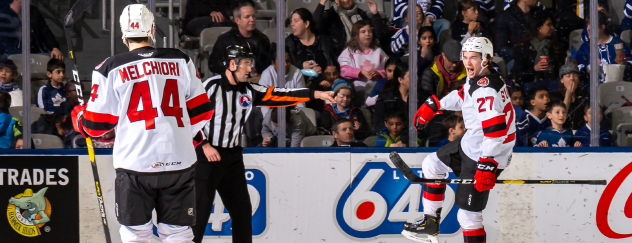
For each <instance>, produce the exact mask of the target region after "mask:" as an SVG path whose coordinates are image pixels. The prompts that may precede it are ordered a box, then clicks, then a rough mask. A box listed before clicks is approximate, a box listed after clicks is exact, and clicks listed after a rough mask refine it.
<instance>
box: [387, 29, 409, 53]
mask: <svg viewBox="0 0 632 243" xmlns="http://www.w3.org/2000/svg"><path fill="white" fill-rule="evenodd" d="M406 30H407V28H401V29H399V30H398V31H397V32H395V34H394V35H393V36H392V37H391V51H392V52H393V54H395V55H396V56H397V58H402V57H403V56H405V55H406V54H408V33H406Z"/></svg>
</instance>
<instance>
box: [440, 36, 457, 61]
mask: <svg viewBox="0 0 632 243" xmlns="http://www.w3.org/2000/svg"><path fill="white" fill-rule="evenodd" d="M443 55H445V57H446V58H448V61H451V62H458V61H461V42H458V41H456V40H452V39H450V40H448V41H446V42H445V43H443Z"/></svg>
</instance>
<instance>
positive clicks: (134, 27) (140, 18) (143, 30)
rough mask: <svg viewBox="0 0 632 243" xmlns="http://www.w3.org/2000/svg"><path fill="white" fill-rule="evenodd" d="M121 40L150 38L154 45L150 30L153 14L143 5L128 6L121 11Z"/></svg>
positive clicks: (152, 24) (152, 25)
mask: <svg viewBox="0 0 632 243" xmlns="http://www.w3.org/2000/svg"><path fill="white" fill-rule="evenodd" d="M120 24H121V31H122V32H123V36H122V38H123V40H125V38H126V37H151V39H152V41H154V43H156V41H155V39H154V35H152V33H151V30H152V28H153V27H154V14H153V13H151V11H149V9H147V7H146V6H145V5H143V4H130V5H127V6H126V7H125V8H124V9H123V13H121V18H120Z"/></svg>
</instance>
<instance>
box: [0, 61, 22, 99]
mask: <svg viewBox="0 0 632 243" xmlns="http://www.w3.org/2000/svg"><path fill="white" fill-rule="evenodd" d="M17 77H18V67H17V66H15V63H13V61H11V60H9V59H4V60H0V90H2V91H6V92H11V91H14V90H19V89H20V88H19V87H18V84H17V83H16V82H15V79H16V78H17Z"/></svg>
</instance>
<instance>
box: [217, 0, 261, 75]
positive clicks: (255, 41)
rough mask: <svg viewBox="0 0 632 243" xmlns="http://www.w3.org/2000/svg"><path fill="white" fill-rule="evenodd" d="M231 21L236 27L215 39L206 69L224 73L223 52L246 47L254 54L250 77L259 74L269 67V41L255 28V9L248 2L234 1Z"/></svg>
mask: <svg viewBox="0 0 632 243" xmlns="http://www.w3.org/2000/svg"><path fill="white" fill-rule="evenodd" d="M232 10H233V20H234V21H235V23H236V24H237V27H233V29H231V30H230V31H228V32H226V33H224V34H221V35H220V36H219V37H217V42H215V45H214V46H213V52H212V53H211V56H210V57H209V61H208V69H209V70H210V71H211V72H213V73H218V74H220V73H223V72H224V71H226V68H225V67H224V64H222V60H224V59H223V56H224V51H225V50H226V47H228V46H231V45H239V46H248V47H249V49H250V50H251V51H252V53H254V56H255V58H254V60H253V61H254V62H255V63H254V68H253V71H252V72H253V73H252V76H259V74H260V73H261V72H262V71H263V70H265V69H266V68H267V67H268V65H270V56H269V55H270V40H269V39H268V37H267V36H266V35H264V34H263V33H262V32H261V31H259V30H258V29H257V28H256V23H257V17H256V16H255V8H254V7H253V6H252V3H251V2H249V1H248V0H238V1H235V3H234V5H233V8H232Z"/></svg>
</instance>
